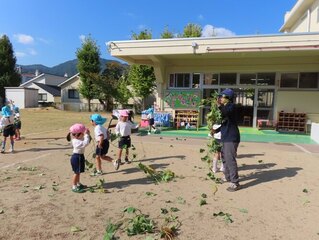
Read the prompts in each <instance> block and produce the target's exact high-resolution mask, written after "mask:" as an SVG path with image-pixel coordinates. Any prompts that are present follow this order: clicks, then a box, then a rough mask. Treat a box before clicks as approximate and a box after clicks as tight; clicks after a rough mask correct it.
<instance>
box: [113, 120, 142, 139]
mask: <svg viewBox="0 0 319 240" xmlns="http://www.w3.org/2000/svg"><path fill="white" fill-rule="evenodd" d="M137 127H138V125H134V124H132V123H131V122H122V121H120V122H118V123H117V124H116V127H115V133H116V134H120V135H121V137H127V136H129V135H131V132H132V129H135V128H137Z"/></svg>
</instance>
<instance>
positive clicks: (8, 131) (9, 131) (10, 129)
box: [3, 124, 16, 137]
mask: <svg viewBox="0 0 319 240" xmlns="http://www.w3.org/2000/svg"><path fill="white" fill-rule="evenodd" d="M15 134H16V133H15V128H14V126H13V124H11V125H8V126H6V127H4V129H3V136H4V137H9V136H14V135H15Z"/></svg>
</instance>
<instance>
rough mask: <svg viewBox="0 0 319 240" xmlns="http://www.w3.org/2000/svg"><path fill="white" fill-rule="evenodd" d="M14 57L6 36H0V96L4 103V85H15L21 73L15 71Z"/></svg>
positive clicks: (17, 83)
mask: <svg viewBox="0 0 319 240" xmlns="http://www.w3.org/2000/svg"><path fill="white" fill-rule="evenodd" d="M16 61H17V60H16V57H15V56H14V52H13V48H12V44H11V42H10V40H9V38H8V36H6V35H3V36H2V37H0V97H1V98H2V101H3V103H4V101H5V89H4V87H17V86H19V85H20V83H21V75H20V74H19V73H18V72H17V71H16Z"/></svg>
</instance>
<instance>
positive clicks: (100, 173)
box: [95, 170, 103, 176]
mask: <svg viewBox="0 0 319 240" xmlns="http://www.w3.org/2000/svg"><path fill="white" fill-rule="evenodd" d="M101 175H103V172H102V170H97V171H96V173H95V176H101Z"/></svg>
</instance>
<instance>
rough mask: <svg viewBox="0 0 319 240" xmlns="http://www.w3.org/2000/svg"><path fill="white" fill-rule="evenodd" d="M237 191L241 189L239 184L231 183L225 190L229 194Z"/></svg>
mask: <svg viewBox="0 0 319 240" xmlns="http://www.w3.org/2000/svg"><path fill="white" fill-rule="evenodd" d="M239 189H241V186H240V185H239V183H231V184H230V185H229V187H228V188H227V191H229V192H236V191H238V190H239Z"/></svg>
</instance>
